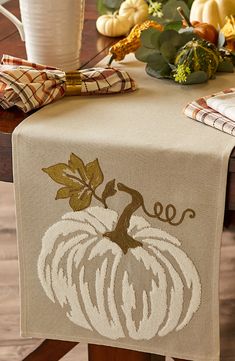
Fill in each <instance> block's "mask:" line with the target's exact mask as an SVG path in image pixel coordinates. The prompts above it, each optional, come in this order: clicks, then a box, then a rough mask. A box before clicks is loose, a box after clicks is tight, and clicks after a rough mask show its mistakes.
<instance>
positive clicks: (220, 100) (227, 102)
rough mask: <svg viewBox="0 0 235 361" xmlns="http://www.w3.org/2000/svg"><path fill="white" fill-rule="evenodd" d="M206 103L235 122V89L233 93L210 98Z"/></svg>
mask: <svg viewBox="0 0 235 361" xmlns="http://www.w3.org/2000/svg"><path fill="white" fill-rule="evenodd" d="M206 103H207V105H209V107H211V108H213V109H214V110H216V111H217V112H219V113H220V114H222V115H224V116H225V117H227V118H229V119H231V120H233V121H235V89H234V91H233V92H232V93H225V94H220V95H215V96H214V97H211V98H208V99H207V101H206Z"/></svg>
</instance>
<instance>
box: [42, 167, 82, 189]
mask: <svg viewBox="0 0 235 361" xmlns="http://www.w3.org/2000/svg"><path fill="white" fill-rule="evenodd" d="M42 170H43V172H45V173H47V174H48V175H49V176H50V177H51V179H53V181H55V182H56V183H59V184H62V185H64V186H66V187H69V188H74V187H77V186H78V181H77V180H74V179H72V178H70V177H68V175H67V174H68V173H69V172H70V171H71V169H70V167H69V166H68V165H67V164H65V163H59V164H55V165H52V166H51V167H48V168H43V169H42Z"/></svg>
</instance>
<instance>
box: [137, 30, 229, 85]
mask: <svg viewBox="0 0 235 361" xmlns="http://www.w3.org/2000/svg"><path fill="white" fill-rule="evenodd" d="M220 45H221V44H220V42H219V43H218V47H220ZM135 55H136V58H137V59H138V60H140V61H142V62H144V63H147V65H146V72H147V74H148V75H150V76H153V77H155V78H168V79H173V80H174V81H176V82H178V83H181V84H195V83H203V82H205V81H207V80H208V79H210V78H213V77H214V75H215V73H216V72H217V71H225V72H233V62H232V60H233V59H232V54H230V53H229V52H225V51H224V50H223V49H221V50H219V48H217V47H216V46H215V45H214V44H212V43H210V42H208V41H205V40H203V39H200V38H198V37H197V36H196V35H195V33H194V32H193V31H192V29H190V28H188V29H185V30H182V31H180V32H178V31H176V30H173V29H166V30H164V31H158V30H156V29H154V28H150V29H147V30H145V31H143V32H142V33H141V47H140V48H139V49H138V50H137V51H136V53H135Z"/></svg>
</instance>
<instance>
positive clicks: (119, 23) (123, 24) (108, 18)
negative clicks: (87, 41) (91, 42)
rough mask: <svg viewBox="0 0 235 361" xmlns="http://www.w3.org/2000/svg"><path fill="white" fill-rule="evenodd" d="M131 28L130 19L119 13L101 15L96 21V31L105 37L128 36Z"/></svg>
mask: <svg viewBox="0 0 235 361" xmlns="http://www.w3.org/2000/svg"><path fill="white" fill-rule="evenodd" d="M130 28H131V23H130V21H129V20H128V18H127V17H126V16H122V15H118V14H117V13H114V14H106V15H101V16H100V17H98V19H97V21H96V29H97V30H98V32H99V33H100V34H102V35H105V36H110V37H116V36H122V35H127V33H128V32H129V30H130Z"/></svg>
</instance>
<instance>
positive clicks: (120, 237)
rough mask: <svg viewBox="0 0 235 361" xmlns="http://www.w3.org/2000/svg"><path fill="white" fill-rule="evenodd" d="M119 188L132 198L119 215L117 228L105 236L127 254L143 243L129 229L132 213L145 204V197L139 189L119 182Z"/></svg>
mask: <svg viewBox="0 0 235 361" xmlns="http://www.w3.org/2000/svg"><path fill="white" fill-rule="evenodd" d="M117 188H118V190H119V191H122V192H126V193H128V194H129V195H130V196H131V197H132V200H131V203H129V204H128V205H127V206H126V208H125V209H124V211H123V212H122V214H121V216H120V217H119V219H118V222H117V225H116V228H115V229H114V230H113V231H111V232H106V233H105V234H104V237H108V238H109V239H110V240H111V241H112V242H115V243H116V244H117V245H118V246H119V247H120V248H121V249H122V251H123V253H124V254H126V253H127V251H128V249H129V248H136V247H142V243H141V242H139V241H137V240H135V239H134V238H132V237H131V236H129V234H128V233H127V230H128V228H129V226H130V219H131V216H132V214H133V213H134V212H135V211H136V210H137V209H138V208H140V207H141V206H142V205H143V197H142V195H141V194H140V193H139V192H138V191H136V190H135V189H132V188H129V187H127V186H125V185H124V184H122V183H118V184H117Z"/></svg>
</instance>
